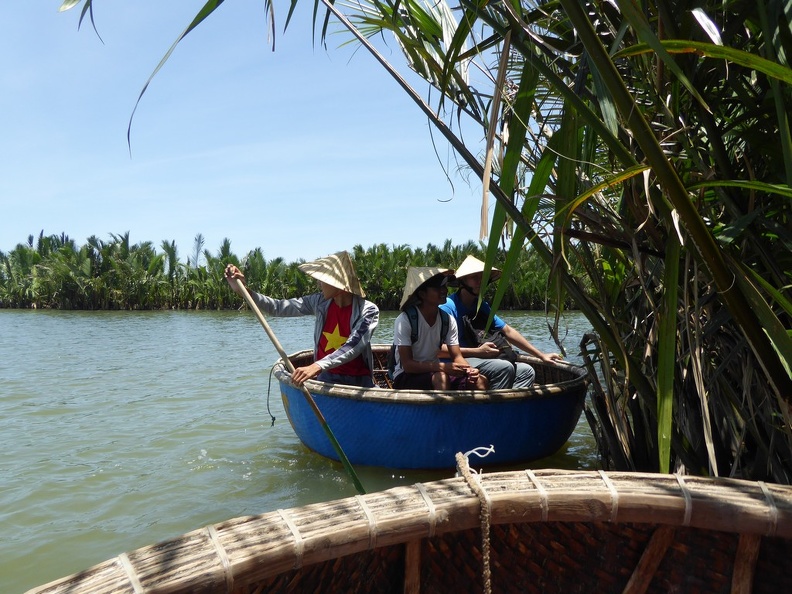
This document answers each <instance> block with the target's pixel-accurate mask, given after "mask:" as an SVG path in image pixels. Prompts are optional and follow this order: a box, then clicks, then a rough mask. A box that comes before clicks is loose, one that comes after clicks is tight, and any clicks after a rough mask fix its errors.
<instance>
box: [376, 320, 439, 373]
mask: <svg viewBox="0 0 792 594" xmlns="http://www.w3.org/2000/svg"><path fill="white" fill-rule="evenodd" d="M438 311H439V312H440V344H438V345H437V348H438V349H439V348H440V347H441V346H443V343H444V342H445V341H446V337H447V336H448V326H449V322H448V312H447V311H445V310H444V309H442V308H440V309H439V310H438ZM404 313H406V314H407V319H408V320H410V342H411V343H414V342H415V341H417V340H418V308H417V307H416V306H415V305H410V306H409V307H408V308H407V309H405V310H404ZM395 369H396V345H395V344H392V345H391V348H390V352H389V353H388V378H389V379H393V372H394V370H395Z"/></svg>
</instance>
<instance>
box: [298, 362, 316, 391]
mask: <svg viewBox="0 0 792 594" xmlns="http://www.w3.org/2000/svg"><path fill="white" fill-rule="evenodd" d="M320 373H322V368H321V367H319V366H318V365H317V364H316V363H311V364H310V365H306V366H305V367H297V368H296V369H295V370H294V373H292V382H293V383H294V385H295V386H302V385H303V384H304V383H305V382H306V381H307V380H309V379H313V378H315V377H316V376H317V375H319V374H320Z"/></svg>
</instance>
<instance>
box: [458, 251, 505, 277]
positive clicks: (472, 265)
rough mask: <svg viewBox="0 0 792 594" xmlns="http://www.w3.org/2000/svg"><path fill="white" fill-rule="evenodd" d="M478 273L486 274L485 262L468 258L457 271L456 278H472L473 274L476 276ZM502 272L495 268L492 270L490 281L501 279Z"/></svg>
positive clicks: (473, 257)
mask: <svg viewBox="0 0 792 594" xmlns="http://www.w3.org/2000/svg"><path fill="white" fill-rule="evenodd" d="M478 272H484V262H482V261H481V260H479V259H478V258H476V257H475V256H468V257H467V258H465V261H464V262H462V264H461V265H460V266H459V268H458V269H457V271H456V275H455V276H456V277H457V278H459V279H461V278H463V277H465V276H470V275H471V274H476V273H478ZM500 275H501V271H500V270H498V269H497V268H495V267H494V266H493V267H492V268H491V269H490V280H491V281H496V280H498V279H499V278H500Z"/></svg>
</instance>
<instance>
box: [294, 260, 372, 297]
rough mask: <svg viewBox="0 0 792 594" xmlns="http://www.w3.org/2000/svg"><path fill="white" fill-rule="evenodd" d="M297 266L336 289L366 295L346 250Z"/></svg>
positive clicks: (361, 295)
mask: <svg viewBox="0 0 792 594" xmlns="http://www.w3.org/2000/svg"><path fill="white" fill-rule="evenodd" d="M297 268H299V269H300V270H302V271H303V272H304V273H305V274H307V275H308V276H310V277H311V278H315V279H316V280H318V281H322V282H323V283H327V284H328V285H332V286H333V287H335V288H336V289H341V290H342V291H346V292H347V293H353V294H354V295H358V296H360V297H365V296H366V294H365V293H364V292H363V288H362V287H361V286H360V281H359V280H358V277H357V274H356V273H355V266H354V265H353V264H352V258H350V256H349V253H348V252H338V253H335V254H332V255H330V256H327V257H325V258H319V259H318V260H314V261H313V262H306V263H305V264H300V265H299V266H298V267H297Z"/></svg>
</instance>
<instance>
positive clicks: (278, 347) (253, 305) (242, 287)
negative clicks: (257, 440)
mask: <svg viewBox="0 0 792 594" xmlns="http://www.w3.org/2000/svg"><path fill="white" fill-rule="evenodd" d="M229 280H230V281H231V282H232V283H234V284H235V285H236V287H237V288H238V289H239V291H238V292H239V293H240V294H241V295H242V297H243V298H244V300H245V301H246V302H247V304H248V305H249V306H250V309H252V310H253V313H254V314H256V317H257V318H258V321H259V322H260V323H261V325H262V327H263V328H264V331H265V332H266V333H267V336H269V339H270V340H271V341H272V345H273V346H274V347H275V350H276V351H278V354H279V355H280V358H281V360H282V361H283V364H284V365H285V366H286V371H288V372H289V373H291V374H293V373H294V365H292V362H291V361H290V360H289V357H288V356H287V355H286V351H284V350H283V347H282V346H281V343H280V341H279V340H278V337H277V336H275V333H274V332H273V331H272V328H270V325H269V323H267V319H266V318H265V317H264V314H262V313H261V310H260V309H259V308H258V305H256V302H255V301H253V297H251V296H250V293H249V292H248V290H247V287H245V285H244V284H242V281H240V280H239V279H238V278H232V279H229ZM300 388H301V389H302V393H303V396H305V399H306V400H307V401H308V404H309V405H310V407H311V409H312V410H313V412H314V414H315V415H316V419H317V420H318V421H319V424H320V425H321V426H322V429H324V432H325V433H326V434H327V438H328V439H329V440H330V443H331V444H332V445H333V449H334V450H335V451H336V454H338V458H339V459H340V460H341V464H343V465H344V468H345V469H346V471H347V473H349V477H350V478H351V479H352V483H354V485H355V488H356V489H357V491H358V493H360V494H361V495H363V494H365V493H366V491H365V490H364V489H363V485H361V484H360V480H359V479H358V477H357V474H356V473H355V469H354V468H352V464H350V463H349V458H347V457H346V454H345V453H344V450H342V449H341V444H339V443H338V440H337V439H336V437H335V435H333V432H332V430H331V429H330V425H328V424H327V421H326V420H325V418H324V415H323V414H322V411H321V410H319V407H318V406H316V401H315V400H314V399H313V396H311V393H310V392H309V391H308V388H306V387H305V384H303V385H302V386H300Z"/></svg>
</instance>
